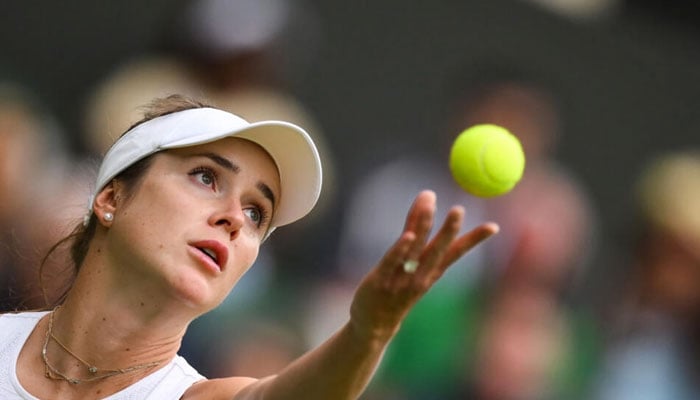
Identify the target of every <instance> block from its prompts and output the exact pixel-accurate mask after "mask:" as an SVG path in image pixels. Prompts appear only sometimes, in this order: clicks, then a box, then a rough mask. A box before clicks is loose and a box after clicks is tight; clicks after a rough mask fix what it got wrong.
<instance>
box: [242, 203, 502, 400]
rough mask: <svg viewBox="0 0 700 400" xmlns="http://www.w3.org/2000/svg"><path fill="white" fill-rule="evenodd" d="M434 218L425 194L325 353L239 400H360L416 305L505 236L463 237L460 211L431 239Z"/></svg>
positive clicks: (250, 388)
mask: <svg viewBox="0 0 700 400" xmlns="http://www.w3.org/2000/svg"><path fill="white" fill-rule="evenodd" d="M434 212H435V194H434V193H433V192H430V191H425V192H422V193H420V194H419V195H418V197H417V198H416V200H415V202H414V203H413V206H412V207H411V209H410V211H409V213H408V216H407V218H406V225H405V227H404V231H403V233H402V234H401V236H400V237H399V239H398V240H397V242H396V243H395V244H394V245H393V246H392V247H391V248H390V249H389V250H388V251H387V253H386V254H385V256H384V257H383V258H382V260H381V261H380V262H379V264H378V265H377V266H376V267H375V268H374V269H373V270H372V271H370V272H369V273H368V274H367V276H365V278H364V279H363V280H362V282H361V283H360V285H359V287H358V289H357V291H356V292H355V296H354V299H353V303H352V306H351V309H350V320H349V321H348V322H347V323H346V324H345V325H344V326H343V327H342V328H341V329H340V330H339V331H338V332H336V334H335V335H333V336H332V337H331V338H330V339H329V340H327V341H326V342H325V343H324V344H322V345H321V346H320V347H318V348H316V349H314V350H312V351H310V352H308V353H306V354H305V355H303V356H302V357H301V358H299V359H297V360H296V361H294V362H293V363H292V364H290V365H289V366H288V367H287V368H285V369H284V370H282V371H281V372H280V373H279V374H277V375H275V376H272V377H268V378H265V379H261V380H258V381H255V382H253V383H251V384H248V385H247V386H245V387H244V388H243V389H242V390H240V392H238V393H237V394H236V395H235V397H234V399H235V400H257V399H275V400H284V399H301V398H303V399H323V400H326V399H356V398H358V397H359V396H360V394H362V391H363V390H364V389H365V387H366V386H367V384H368V383H369V381H370V379H371V378H372V375H373V374H374V371H375V369H376V367H377V365H378V364H379V361H380V359H381V356H382V354H383V352H384V350H385V349H386V347H387V345H388V343H389V341H390V340H391V338H392V337H393V336H394V335H395V334H396V332H397V331H398V329H399V326H400V325H401V321H402V320H403V319H404V317H405V316H406V315H407V314H408V312H409V311H410V309H411V307H412V306H413V305H414V304H415V303H416V302H417V301H418V300H419V299H420V298H421V297H422V296H423V294H425V293H426V292H427V291H428V290H429V289H430V288H431V287H432V285H433V284H434V283H435V282H436V281H437V280H438V279H439V278H440V277H441V276H442V274H443V273H444V272H445V270H446V269H447V268H448V267H449V266H450V265H451V264H452V263H454V261H456V260H457V259H458V258H459V257H461V256H462V255H464V254H465V253H466V252H467V251H468V250H469V249H471V248H472V247H474V246H476V245H477V244H479V243H480V242H482V241H483V240H485V239H486V238H488V237H489V236H491V235H493V234H494V233H496V232H497V231H498V226H496V225H495V224H492V223H486V224H482V225H480V226H478V227H476V228H475V229H473V230H472V231H470V232H468V233H466V234H465V235H463V236H459V237H458V236H457V235H458V232H459V230H460V227H461V224H462V220H463V217H464V209H463V208H462V207H460V206H455V207H453V208H452V209H451V210H450V211H449V213H448V215H447V217H446V219H445V222H444V223H443V225H442V227H441V228H440V230H439V231H438V232H437V234H436V235H435V236H434V237H433V238H432V239H431V240H429V241H428V237H429V234H430V230H431V228H432V224H433V215H434ZM407 260H416V261H418V262H419V266H418V268H417V270H416V271H415V272H413V273H407V272H405V271H404V267H403V265H404V263H405V262H406V261H407ZM229 393H230V392H229Z"/></svg>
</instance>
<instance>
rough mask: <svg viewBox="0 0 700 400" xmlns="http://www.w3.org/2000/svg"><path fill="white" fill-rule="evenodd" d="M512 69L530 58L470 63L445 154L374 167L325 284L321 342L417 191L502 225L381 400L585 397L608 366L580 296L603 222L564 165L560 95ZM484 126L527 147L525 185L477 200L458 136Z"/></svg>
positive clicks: (414, 320)
mask: <svg viewBox="0 0 700 400" xmlns="http://www.w3.org/2000/svg"><path fill="white" fill-rule="evenodd" d="M511 65H517V64H509V63H499V64H494V65H484V66H483V68H481V66H480V67H479V68H467V69H468V70H469V72H470V74H469V75H468V76H465V75H460V76H458V77H457V79H455V80H453V81H451V82H450V90H451V93H452V95H451V96H449V97H450V103H451V107H450V109H449V110H450V115H449V121H450V124H449V127H448V128H447V129H446V130H445V132H443V133H442V134H440V135H436V136H435V138H434V143H435V146H434V147H433V148H430V149H422V151H421V152H418V153H416V154H409V155H405V156H403V157H400V158H399V159H396V160H391V161H389V162H387V163H386V164H384V165H382V166H380V167H379V168H376V169H375V170H373V171H370V172H369V173H367V174H366V177H365V178H364V179H363V180H362V181H360V182H359V184H358V185H357V187H356V188H355V189H354V190H352V191H351V193H353V197H352V198H351V199H350V200H349V203H348V204H349V206H348V208H347V213H346V216H345V219H344V220H343V222H344V225H343V231H342V232H343V233H342V236H341V244H340V256H339V257H340V258H339V261H338V268H339V279H338V281H336V282H331V283H328V284H326V285H325V286H323V287H322V288H321V289H319V292H318V293H319V294H318V298H317V299H316V300H315V302H314V304H315V306H314V307H312V308H310V310H312V311H310V312H309V315H311V316H312V323H309V326H310V327H312V328H313V329H315V330H317V331H312V332H311V333H309V335H310V337H311V338H312V339H311V340H312V341H313V338H315V337H322V336H323V334H324V332H328V331H330V330H331V329H332V328H335V326H332V324H337V323H339V321H337V320H336V319H333V318H329V317H332V316H333V315H334V314H335V313H337V311H336V310H337V309H338V308H337V307H340V308H341V309H342V307H345V306H346V304H347V302H348V301H349V299H348V298H347V296H349V293H351V288H352V286H353V285H354V283H355V282H357V279H359V276H361V274H363V273H364V272H365V271H363V270H357V268H358V266H364V265H373V263H374V262H376V260H377V259H378V258H379V257H380V255H381V253H380V252H379V249H381V248H382V246H387V245H388V244H389V243H390V241H392V240H393V239H394V237H395V235H396V232H399V231H400V228H401V226H400V225H399V226H397V221H400V218H396V214H397V213H400V212H403V211H404V210H405V209H407V208H408V206H409V205H408V204H405V202H406V200H405V199H407V198H410V194H411V193H414V192H416V191H418V190H420V189H422V188H432V189H434V190H435V191H436V193H437V195H438V202H439V203H438V213H440V212H445V211H446V210H447V209H448V207H449V206H450V205H452V204H466V206H467V208H468V209H469V210H470V215H468V218H475V219H477V220H478V219H481V218H487V219H490V220H493V221H495V222H497V223H499V224H500V225H501V232H500V233H499V235H497V236H496V237H494V238H493V239H492V240H491V242H490V243H489V244H488V245H487V246H486V247H485V250H484V251H480V252H477V253H474V254H472V255H471V256H470V257H469V258H467V259H465V260H462V261H461V263H460V264H461V265H456V266H454V267H453V268H452V269H451V270H449V271H448V272H447V274H448V276H449V277H448V278H447V279H445V280H443V281H442V282H440V283H439V284H438V285H437V286H436V287H435V288H434V290H433V291H431V293H429V294H428V295H427V296H426V297H425V298H424V299H422V300H421V302H420V303H419V304H418V305H417V306H416V307H415V309H414V310H413V311H412V313H411V315H409V317H408V318H407V319H406V321H405V322H404V324H403V326H402V330H401V331H400V332H399V334H398V335H397V337H396V338H395V340H394V341H393V342H392V344H391V346H390V347H389V349H388V350H387V354H386V356H385V357H386V360H385V361H384V363H383V364H382V367H381V370H380V371H379V373H378V375H377V378H376V379H375V382H374V384H373V385H372V386H371V387H370V390H369V392H368V395H370V396H371V395H374V396H376V398H378V399H394V398H396V399H420V400H425V399H441V400H443V399H448V398H455V399H458V398H460V399H461V398H474V399H485V400H520V399H541V398H576V397H579V398H581V397H583V396H584V392H585V388H586V387H587V384H588V382H589V378H590V376H591V375H592V371H593V370H594V367H595V356H594V354H595V349H596V343H597V339H596V333H597V331H596V327H595V324H594V323H593V320H592V318H591V317H590V316H588V315H587V313H586V312H585V310H584V309H581V310H579V309H578V308H574V307H573V303H571V302H568V300H570V299H571V298H573V297H574V296H573V294H574V290H575V288H576V284H577V283H578V282H579V281H580V280H582V279H583V275H584V274H585V272H586V269H585V264H586V262H587V260H588V257H590V255H591V253H592V252H593V251H594V243H593V241H592V238H593V234H594V229H595V226H596V222H595V218H596V216H595V213H594V212H593V209H592V206H591V204H590V201H589V199H588V197H587V194H586V192H585V190H583V188H582V186H581V184H580V183H579V182H577V181H576V180H575V178H574V177H573V175H572V174H571V173H570V172H568V171H567V170H566V169H565V168H564V167H563V166H562V165H561V164H560V163H559V162H557V161H556V148H557V144H558V143H557V142H558V139H559V135H560V133H561V132H560V131H561V126H560V117H561V111H560V109H559V107H560V103H559V99H558V98H557V97H555V95H554V93H553V92H552V91H551V90H550V89H549V86H548V84H547V83H546V82H544V81H541V80H539V79H538V78H537V77H536V76H535V75H530V74H528V73H527V72H524V69H525V68H521V67H516V66H513V67H511ZM479 123H492V124H497V125H501V126H504V127H506V128H507V129H509V130H510V131H511V132H512V133H514V134H515V135H516V136H518V137H519V138H520V140H521V141H522V143H523V147H524V150H525V154H526V159H527V161H526V162H527V165H526V168H525V175H524V177H523V179H522V181H521V182H520V183H519V184H518V186H516V188H515V189H514V190H513V191H512V192H511V193H509V194H507V195H504V196H502V197H499V198H493V199H486V200H484V199H477V198H474V197H471V196H469V195H467V194H465V193H464V192H462V191H461V190H460V189H459V188H458V186H457V185H456V184H455V183H454V182H453V180H452V178H451V176H450V172H449V169H448V166H447V161H446V160H447V159H448V157H447V155H448V153H449V146H450V145H451V143H452V140H454V138H455V137H456V135H457V134H458V133H459V132H460V131H461V130H462V129H464V128H465V127H468V126H471V125H474V124H479ZM467 226H469V223H467ZM343 298H345V300H343ZM313 321H316V322H315V324H314V323H313ZM319 321H320V322H319ZM334 321H335V322H334ZM323 323H325V324H326V325H327V326H323ZM496 389H498V390H496ZM545 396H549V397H545ZM371 398H374V397H371Z"/></svg>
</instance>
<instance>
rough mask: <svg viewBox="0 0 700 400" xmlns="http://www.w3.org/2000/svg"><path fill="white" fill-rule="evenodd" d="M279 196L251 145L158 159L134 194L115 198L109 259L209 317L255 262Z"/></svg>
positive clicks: (266, 164)
mask: <svg viewBox="0 0 700 400" xmlns="http://www.w3.org/2000/svg"><path fill="white" fill-rule="evenodd" d="M119 193H120V191H119V186H118V183H117V188H116V194H117V196H119ZM122 193H123V191H122ZM279 197H280V183H279V174H278V171H277V168H276V166H275V164H274V162H273V160H272V159H271V158H270V156H269V155H268V154H267V152H265V151H264V150H263V149H262V148H261V147H259V146H258V145H257V144H255V143H253V142H250V141H247V140H244V139H239V138H226V139H222V140H219V141H216V142H212V143H207V144H203V145H198V146H193V147H187V148H182V149H174V150H168V151H164V152H161V153H158V154H156V155H154V159H153V161H152V164H151V166H150V167H149V169H148V171H147V172H146V173H145V175H144V177H143V178H142V180H141V181H140V183H139V184H138V186H137V187H136V188H135V190H133V194H132V195H131V196H129V197H127V198H126V199H121V200H120V199H117V200H116V204H117V208H116V210H115V213H114V214H115V218H114V222H113V223H112V225H111V227H110V229H109V234H108V235H109V239H108V243H109V244H108V246H109V249H108V254H109V257H110V258H111V262H112V264H113V265H116V266H117V267H118V268H127V269H128V271H129V272H132V273H133V274H134V275H129V274H126V275H125V277H127V279H129V278H134V277H135V278H136V279H138V280H139V281H141V280H143V279H145V280H146V281H144V282H148V283H149V284H153V283H155V284H156V286H158V285H159V284H162V285H163V286H162V289H163V290H165V292H167V293H170V294H172V295H173V296H175V297H177V298H179V299H180V300H182V301H184V302H185V303H186V304H188V305H190V306H191V307H193V308H196V309H198V310H200V311H202V312H204V311H208V310H209V309H211V308H213V307H215V306H216V305H218V304H219V303H220V302H221V301H222V300H223V299H224V298H225V297H226V295H227V294H228V292H229V291H230V290H231V288H232V287H233V286H234V285H235V283H236V282H237V281H238V279H240V277H241V276H242V275H243V274H244V273H245V272H246V271H247V270H248V268H249V267H250V266H251V265H252V264H253V261H255V259H256V257H257V255H258V249H259V246H260V244H261V241H262V239H263V238H264V236H265V233H266V232H267V230H268V229H269V227H270V219H271V217H272V214H273V212H274V206H275V204H276V202H277V201H278V200H279Z"/></svg>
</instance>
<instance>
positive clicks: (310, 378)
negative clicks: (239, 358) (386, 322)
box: [235, 323, 390, 400]
mask: <svg viewBox="0 0 700 400" xmlns="http://www.w3.org/2000/svg"><path fill="white" fill-rule="evenodd" d="M389 340H390V337H389V336H386V335H382V336H376V337H370V336H368V335H365V334H363V333H361V332H360V331H359V330H358V329H356V328H355V327H354V326H353V325H352V324H351V323H347V324H345V326H343V327H342V328H341V329H340V330H339V331H338V332H336V334H335V335H333V336H332V337H331V338H330V339H329V340H327V341H326V342H324V343H323V344H322V345H321V346H319V347H317V348H316V349H314V350H312V351H310V352H308V353H306V354H304V355H303V356H302V357H300V358H299V359H297V360H296V361H294V362H293V363H292V364H290V365H289V366H288V367H287V368H285V369H284V370H282V371H281V372H280V373H279V374H278V375H276V376H274V377H270V378H268V379H263V380H260V381H258V382H257V383H255V384H253V385H250V386H249V387H248V388H246V389H244V390H243V391H241V393H239V395H237V396H236V397H235V400H270V399H271V400H284V399H293V400H298V399H308V400H313V399H319V400H327V399H334V400H343V399H357V398H358V397H359V396H360V394H362V391H363V390H364V389H365V387H366V386H367V384H368V383H369V381H370V380H371V378H372V375H373V374H374V372H375V370H376V368H377V365H378V364H379V361H380V360H381V357H382V354H383V352H384V350H385V348H386V346H387V344H388V342H389Z"/></svg>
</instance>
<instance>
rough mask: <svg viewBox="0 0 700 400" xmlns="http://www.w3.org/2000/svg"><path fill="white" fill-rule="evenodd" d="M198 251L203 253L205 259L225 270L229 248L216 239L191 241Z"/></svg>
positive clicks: (220, 269)
mask: <svg viewBox="0 0 700 400" xmlns="http://www.w3.org/2000/svg"><path fill="white" fill-rule="evenodd" d="M190 246H192V247H193V248H194V249H196V251H197V252H198V253H199V254H200V255H203V256H204V257H205V258H204V259H205V260H208V261H210V262H211V263H212V264H214V265H215V266H216V267H217V269H218V270H219V271H223V270H224V268H225V267H226V262H227V261H228V249H227V248H226V246H224V245H223V244H222V243H221V242H218V241H216V240H201V241H197V242H192V243H190Z"/></svg>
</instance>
